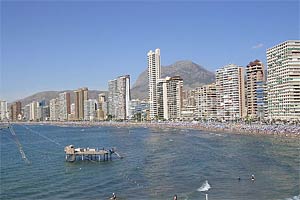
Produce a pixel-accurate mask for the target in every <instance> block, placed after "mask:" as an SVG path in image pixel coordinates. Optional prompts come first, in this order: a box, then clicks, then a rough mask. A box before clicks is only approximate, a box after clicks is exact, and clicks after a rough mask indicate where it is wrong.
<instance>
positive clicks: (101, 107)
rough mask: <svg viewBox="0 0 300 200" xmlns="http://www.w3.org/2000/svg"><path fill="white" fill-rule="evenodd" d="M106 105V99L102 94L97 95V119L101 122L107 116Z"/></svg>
mask: <svg viewBox="0 0 300 200" xmlns="http://www.w3.org/2000/svg"><path fill="white" fill-rule="evenodd" d="M106 106H107V103H106V97H105V94H104V93H101V94H99V95H98V109H97V119H98V120H100V121H102V120H104V119H105V116H106V114H107V108H106Z"/></svg>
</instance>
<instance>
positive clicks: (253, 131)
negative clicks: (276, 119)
mask: <svg viewBox="0 0 300 200" xmlns="http://www.w3.org/2000/svg"><path fill="white" fill-rule="evenodd" d="M43 123H44V122H43ZM48 123H50V124H54V125H72V126H114V127H146V128H178V129H196V130H202V131H209V132H218V133H234V134H249V135H277V136H285V137H300V125H297V124H265V123H245V122H215V121H206V122H205V121H191V122H170V121H151V122H132V121H124V122H116V121H102V122H48ZM48 123H47V124H48Z"/></svg>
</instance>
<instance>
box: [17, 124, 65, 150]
mask: <svg viewBox="0 0 300 200" xmlns="http://www.w3.org/2000/svg"><path fill="white" fill-rule="evenodd" d="M21 126H23V127H24V128H26V129H27V130H28V131H29V132H31V133H34V134H36V135H38V136H40V137H42V138H44V139H46V140H48V141H50V142H52V143H54V144H56V145H58V146H60V147H63V145H61V144H60V143H58V142H56V141H55V140H53V139H51V138H49V137H47V136H45V135H42V134H40V133H39V132H37V131H35V130H32V129H31V128H29V127H27V126H24V125H21Z"/></svg>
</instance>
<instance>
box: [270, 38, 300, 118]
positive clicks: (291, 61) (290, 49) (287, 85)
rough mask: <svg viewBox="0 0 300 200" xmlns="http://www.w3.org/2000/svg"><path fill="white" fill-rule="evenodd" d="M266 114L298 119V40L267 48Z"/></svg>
mask: <svg viewBox="0 0 300 200" xmlns="http://www.w3.org/2000/svg"><path fill="white" fill-rule="evenodd" d="M267 64H268V78H267V88H268V116H269V119H270V120H272V119H274V120H277V119H280V120H288V121H297V120H300V40H289V41H285V42H283V43H281V44H278V45H276V46H274V47H272V48H269V49H267Z"/></svg>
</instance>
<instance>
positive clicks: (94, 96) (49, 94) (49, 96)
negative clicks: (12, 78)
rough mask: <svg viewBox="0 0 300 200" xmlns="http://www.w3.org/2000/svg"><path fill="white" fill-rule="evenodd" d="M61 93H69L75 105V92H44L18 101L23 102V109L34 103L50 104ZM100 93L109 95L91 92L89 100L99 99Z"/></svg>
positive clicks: (96, 91) (95, 91)
mask: <svg viewBox="0 0 300 200" xmlns="http://www.w3.org/2000/svg"><path fill="white" fill-rule="evenodd" d="M61 92H69V93H70V97H71V103H74V98H75V94H74V90H64V91H44V92H38V93H36V94H33V95H31V96H28V97H25V98H23V99H20V100H18V101H21V103H22V107H23V106H25V105H27V104H29V103H31V102H32V101H42V100H45V101H46V103H47V104H49V101H50V100H51V99H54V98H57V97H58V94H59V93H61ZM100 93H105V94H106V93H107V91H98V90H89V94H88V98H89V99H98V94H100Z"/></svg>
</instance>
